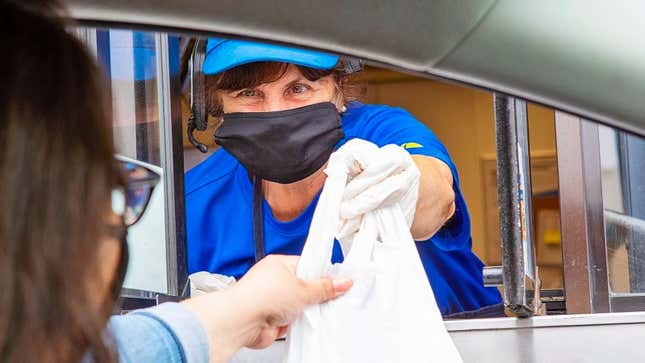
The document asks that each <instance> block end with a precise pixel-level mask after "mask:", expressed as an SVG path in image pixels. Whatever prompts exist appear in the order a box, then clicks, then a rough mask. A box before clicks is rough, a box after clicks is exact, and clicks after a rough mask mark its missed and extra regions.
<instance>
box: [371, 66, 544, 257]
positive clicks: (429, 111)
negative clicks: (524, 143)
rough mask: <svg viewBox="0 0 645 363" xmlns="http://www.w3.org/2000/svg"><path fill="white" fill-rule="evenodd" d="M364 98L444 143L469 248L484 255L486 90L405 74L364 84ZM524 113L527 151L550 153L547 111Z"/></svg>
mask: <svg viewBox="0 0 645 363" xmlns="http://www.w3.org/2000/svg"><path fill="white" fill-rule="evenodd" d="M368 79H369V77H368ZM365 101H366V102H368V103H383V104H388V105H392V106H399V107H403V108H405V109H407V110H408V111H410V112H411V113H412V114H414V115H415V116H416V117H417V118H418V119H419V120H421V121H422V122H424V123H425V124H426V125H428V127H430V129H432V131H434V133H435V134H436V135H437V137H439V139H440V140H441V141H442V142H443V143H444V144H445V145H446V147H447V148H448V150H449V152H450V154H451V157H452V159H453V161H454V162H455V164H456V165H457V168H458V170H459V177H460V181H461V189H462V192H463V194H464V197H465V199H466V202H467V204H468V208H469V211H470V214H471V219H472V236H473V250H474V251H475V253H476V254H477V255H478V256H480V257H481V258H483V259H484V258H485V256H486V254H485V248H486V246H485V243H486V241H485V233H486V232H485V225H484V220H485V219H484V182H483V173H482V169H481V159H482V158H483V157H486V156H493V157H494V154H495V130H494V125H493V98H492V94H491V93H490V92H487V91H482V90H476V89H472V88H467V87H464V86H460V85H454V84H449V83H445V82H439V81H433V80H425V79H414V78H411V77H408V76H405V77H400V78H399V79H396V78H395V79H393V80H387V81H380V82H372V83H370V84H369V86H368V94H367V97H366V99H365ZM528 113H529V120H530V138H531V140H530V141H531V151H536V150H539V151H544V152H551V153H554V152H555V133H554V124H553V111H551V110H549V109H546V108H543V107H538V106H535V105H529V109H528Z"/></svg>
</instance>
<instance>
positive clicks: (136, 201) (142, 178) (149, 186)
mask: <svg viewBox="0 0 645 363" xmlns="http://www.w3.org/2000/svg"><path fill="white" fill-rule="evenodd" d="M116 159H117V163H118V164H119V168H120V169H121V171H122V173H123V176H124V178H125V187H119V188H116V189H114V190H113V191H112V211H113V212H114V213H115V214H117V215H119V216H122V217H123V220H124V222H125V225H126V227H129V226H132V225H133V224H135V223H137V222H138V221H139V220H140V219H141V217H142V216H143V214H144V212H145V211H146V207H147V206H148V203H149V202H150V198H151V196H152V192H153V191H154V189H155V186H156V185H157V183H159V180H160V179H161V177H160V176H159V174H158V173H156V172H155V171H153V170H152V169H151V168H149V167H146V166H144V165H142V164H141V163H140V162H136V161H132V160H130V159H127V158H123V157H120V156H117V157H116Z"/></svg>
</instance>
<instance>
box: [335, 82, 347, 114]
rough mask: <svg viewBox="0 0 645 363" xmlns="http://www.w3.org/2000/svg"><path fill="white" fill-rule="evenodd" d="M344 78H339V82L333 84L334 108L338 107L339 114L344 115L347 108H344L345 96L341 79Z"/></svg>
mask: <svg viewBox="0 0 645 363" xmlns="http://www.w3.org/2000/svg"><path fill="white" fill-rule="evenodd" d="M342 77H344V76H341V78H340V80H339V81H338V82H337V83H335V86H336V108H338V105H342V106H340V109H339V111H340V113H345V112H346V111H347V106H345V96H344V95H343V78H342Z"/></svg>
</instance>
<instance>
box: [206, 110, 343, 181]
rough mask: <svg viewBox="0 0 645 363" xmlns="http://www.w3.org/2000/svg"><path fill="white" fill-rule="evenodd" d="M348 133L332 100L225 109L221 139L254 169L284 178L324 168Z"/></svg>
mask: <svg viewBox="0 0 645 363" xmlns="http://www.w3.org/2000/svg"><path fill="white" fill-rule="evenodd" d="M343 136H344V134H343V131H342V129H341V122H340V114H339V113H338V110H337V109H336V106H335V105H334V104H333V103H331V102H323V103H316V104H313V105H309V106H305V107H300V108H295V109H292V110H286V111H277V112H236V113H229V114H224V122H223V123H222V125H221V126H220V127H219V128H218V129H217V131H216V132H215V142H216V143H217V144H218V145H221V146H222V147H223V148H224V149H226V151H228V152H229V153H231V154H232V155H233V156H234V157H235V158H236V159H237V160H238V161H239V162H240V163H242V165H244V166H245V167H246V168H247V170H248V171H250V172H251V173H253V174H254V175H256V176H258V177H260V178H262V179H266V180H270V181H274V182H278V183H283V184H288V183H293V182H296V181H298V180H302V179H304V178H306V177H308V176H309V175H311V174H313V173H314V172H315V171H316V170H318V169H320V168H321V167H322V166H323V165H324V164H325V162H327V160H328V159H329V155H331V153H332V152H333V151H334V146H335V145H336V143H338V141H340V139H342V138H343Z"/></svg>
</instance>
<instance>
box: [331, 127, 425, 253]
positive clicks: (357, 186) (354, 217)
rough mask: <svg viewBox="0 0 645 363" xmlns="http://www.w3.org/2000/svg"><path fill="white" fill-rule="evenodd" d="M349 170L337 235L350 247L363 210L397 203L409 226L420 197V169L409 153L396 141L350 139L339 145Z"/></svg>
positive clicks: (344, 246) (368, 210) (339, 150)
mask: <svg viewBox="0 0 645 363" xmlns="http://www.w3.org/2000/svg"><path fill="white" fill-rule="evenodd" d="M336 153H338V154H339V155H336V157H341V156H342V157H343V158H345V160H346V165H347V167H348V171H349V182H348V183H347V186H346V187H345V192H344V195H343V202H342V203H341V207H340V217H341V225H340V228H339V231H338V232H337V234H336V238H337V239H338V240H339V241H340V242H341V244H342V246H343V252H344V253H345V252H346V251H348V250H349V248H350V246H351V243H352V240H353V238H354V235H355V234H356V232H358V229H359V227H360V225H361V221H362V216H363V214H365V213H367V212H370V211H372V210H375V209H377V208H379V207H382V206H387V205H391V204H392V203H399V205H400V206H401V210H402V211H403V214H404V215H405V218H406V221H407V223H408V227H411V226H412V222H413V220H414V212H415V208H416V204H417V199H418V197H419V177H420V175H421V174H420V172H419V169H418V168H417V166H416V164H415V162H414V160H412V157H411V156H410V154H409V153H408V152H407V151H405V150H404V149H403V148H402V147H400V146H398V145H394V144H391V145H385V146H383V147H382V148H379V147H378V146H376V145H375V144H373V143H371V142H368V141H365V140H360V139H353V140H350V141H348V142H347V143H346V144H345V145H343V146H342V147H341V148H339V149H338V150H337V151H336Z"/></svg>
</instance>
